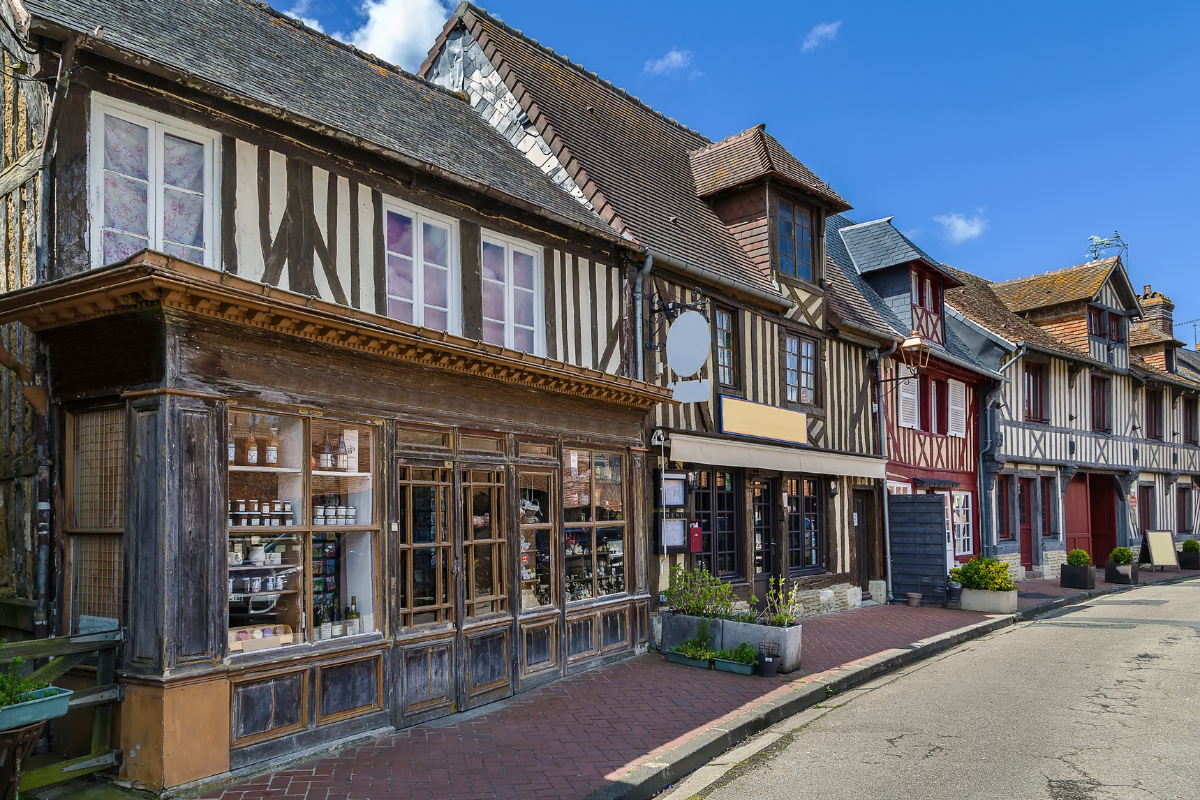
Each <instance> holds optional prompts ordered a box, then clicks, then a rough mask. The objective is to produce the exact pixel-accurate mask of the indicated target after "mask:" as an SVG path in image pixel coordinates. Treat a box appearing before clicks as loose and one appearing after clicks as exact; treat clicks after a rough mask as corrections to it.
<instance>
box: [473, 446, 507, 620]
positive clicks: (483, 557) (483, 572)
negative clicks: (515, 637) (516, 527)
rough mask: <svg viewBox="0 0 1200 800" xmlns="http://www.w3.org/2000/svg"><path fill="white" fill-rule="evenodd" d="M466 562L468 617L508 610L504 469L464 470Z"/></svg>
mask: <svg viewBox="0 0 1200 800" xmlns="http://www.w3.org/2000/svg"><path fill="white" fill-rule="evenodd" d="M462 492H463V509H462V520H463V563H464V564H466V567H467V571H466V582H465V583H466V587H465V594H466V608H465V614H466V616H468V617H482V616H485V615H487V614H495V613H498V612H501V611H507V610H508V590H507V589H506V588H505V587H506V584H507V581H506V580H505V576H506V574H507V571H508V546H507V545H508V541H507V537H506V536H505V519H506V518H507V516H508V514H507V512H506V509H505V503H504V470H503V469H464V470H462Z"/></svg>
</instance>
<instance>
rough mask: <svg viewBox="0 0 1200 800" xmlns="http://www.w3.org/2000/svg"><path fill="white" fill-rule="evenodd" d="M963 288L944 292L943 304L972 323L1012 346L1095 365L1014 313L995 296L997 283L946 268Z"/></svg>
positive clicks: (1086, 355)
mask: <svg viewBox="0 0 1200 800" xmlns="http://www.w3.org/2000/svg"><path fill="white" fill-rule="evenodd" d="M946 269H948V270H949V271H950V272H951V273H952V274H953V275H954V276H955V277H956V278H958V279H959V280H960V281H962V282H963V285H962V286H959V287H956V288H954V289H947V290H946V303H947V305H949V306H950V307H951V308H953V309H954V310H955V311H957V312H959V313H960V314H962V315H963V316H964V317H966V318H967V319H969V320H971V321H972V322H974V323H975V324H977V325H979V326H980V327H982V328H984V329H985V330H988V331H991V332H992V333H994V334H995V335H996V336H999V337H1000V338H1001V339H1004V340H1006V341H1009V342H1012V343H1014V344H1021V343H1025V344H1029V345H1031V346H1032V347H1035V348H1037V349H1039V350H1047V351H1050V352H1052V353H1059V354H1061V355H1063V356H1066V357H1067V358H1073V359H1077V360H1080V361H1088V362H1091V363H1095V362H1094V361H1093V360H1092V358H1091V357H1090V356H1089V355H1088V354H1086V353H1084V352H1082V351H1080V350H1077V349H1076V348H1074V347H1071V346H1070V345H1068V344H1064V343H1063V342H1060V341H1059V340H1058V339H1055V338H1054V337H1053V336H1051V335H1050V334H1048V333H1047V332H1046V331H1044V330H1042V329H1041V328H1039V327H1038V326H1037V325H1034V324H1033V323H1032V322H1027V321H1025V320H1024V319H1022V318H1021V317H1019V316H1018V315H1017V314H1015V313H1013V311H1012V310H1010V309H1009V307H1008V306H1007V305H1005V303H1004V301H1003V300H1001V299H1000V295H999V294H998V293H997V291H996V288H997V284H994V283H992V282H991V281H988V280H985V279H983V278H980V277H979V276H978V275H972V274H971V273H969V272H963V271H962V270H960V269H955V268H954V267H949V266H948V267H946Z"/></svg>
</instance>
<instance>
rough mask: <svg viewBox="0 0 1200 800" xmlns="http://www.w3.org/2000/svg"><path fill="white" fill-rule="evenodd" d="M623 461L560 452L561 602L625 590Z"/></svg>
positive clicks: (581, 452) (572, 451)
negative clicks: (563, 577)
mask: <svg viewBox="0 0 1200 800" xmlns="http://www.w3.org/2000/svg"><path fill="white" fill-rule="evenodd" d="M624 465H625V458H624V456H622V455H620V454H617V453H604V452H598V451H592V450H578V449H566V448H564V450H563V551H564V552H563V559H564V562H565V566H566V569H565V573H566V586H565V587H564V590H565V593H566V598H567V601H568V602H569V601H573V600H589V599H591V598H594V597H603V596H605V595H611V594H620V593H621V592H624V591H625V586H626V583H625V564H626V561H625V553H626V552H627V549H626V541H625V470H624Z"/></svg>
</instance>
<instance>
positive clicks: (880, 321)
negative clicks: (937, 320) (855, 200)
mask: <svg viewBox="0 0 1200 800" xmlns="http://www.w3.org/2000/svg"><path fill="white" fill-rule="evenodd" d="M855 224H856V223H855V222H854V221H853V220H851V219H849V218H848V217H846V216H845V215H844V214H834V215H833V216H830V217H827V218H826V220H825V246H826V250H827V254H828V256H829V262H830V263H829V266H830V267H831V269H829V270H828V297H829V308H830V310H831V311H833V312H834V313H836V314H838V315H839V316H841V317H842V318H843V319H853V320H854V321H855V322H858V323H860V324H864V325H869V326H870V327H873V328H876V329H878V328H879V326H881V325H882V326H885V327H884V328H883V330H884V331H886V332H888V334H889V335H891V336H893V337H896V338H904V337H906V336H908V335H909V333H910V331H909V330H906V326H905V325H904V323H902V322H901V321H900V318H899V317H897V316H896V313H895V312H894V311H892V309H891V307H890V306H888V304H887V303H885V302H884V301H883V298H882V297H880V296H879V294H878V292H876V291H875V290H874V289H873V288H871V284H869V283H867V281H866V280H865V279H864V278H863V277H862V276H861V275H859V274H858V270H857V269H856V268H855V266H854V260H853V259H852V258H851V257H850V252H849V251H848V250H847V249H846V245H845V242H843V241H842V237H841V236H836V235H834V234H836V233H838V232H839V231H842V230H845V228H847V227H850V226H853V225H855ZM889 227H890V226H889ZM952 279H953V280H955V281H957V278H953V276H952ZM843 308H844V309H846V313H843V311H842V309H843ZM942 330H943V331H944V333H945V337H946V342H945V345H944V346H943V347H937V346H936V345H935V346H934V353H935V354H937V353H939V352H945V353H946V354H947V355H949V356H950V357H951V358H953V359H955V360H956V361H958V362H960V363H962V364H963V365H964V366H968V367H971V368H973V369H975V370H977V371H982V372H984V373H986V374H988V375H994V374H995V373H994V372H993V371H992V370H991V369H990V368H989V367H988V366H987V365H986V364H984V363H983V362H982V361H980V360H979V358H978V356H976V355H975V353H974V352H973V351H972V350H971V349H970V348H969V347H967V346H966V344H964V343H963V341H962V340H961V339H959V338H958V335H957V334H956V333H955V332H954V330H953V329H952V328H951V327H950V326H949V325H943V326H942Z"/></svg>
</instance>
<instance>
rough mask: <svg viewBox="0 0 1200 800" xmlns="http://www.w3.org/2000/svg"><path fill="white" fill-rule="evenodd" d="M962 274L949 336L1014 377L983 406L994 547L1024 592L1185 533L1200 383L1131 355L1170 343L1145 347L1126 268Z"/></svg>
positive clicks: (1139, 308) (1196, 461)
mask: <svg viewBox="0 0 1200 800" xmlns="http://www.w3.org/2000/svg"><path fill="white" fill-rule="evenodd" d="M955 274H956V275H957V276H958V277H959V279H960V280H961V281H962V282H963V286H962V287H960V288H957V289H953V290H951V291H950V292H949V293H948V294H947V298H946V302H947V304H948V306H949V308H950V314H951V325H952V326H953V327H954V329H955V330H956V332H957V333H958V334H959V336H960V337H961V338H962V339H963V340H964V341H965V342H967V343H968V344H969V345H970V346H971V347H972V349H973V350H974V351H975V353H976V354H977V355H978V356H979V358H980V360H982V361H983V362H984V363H986V364H988V365H989V366H991V367H993V368H995V369H996V370H997V371H998V372H1000V373H1001V374H1002V375H1004V376H1005V378H1006V380H1005V383H1004V385H1003V387H1002V388H1001V390H1000V391H999V392H998V393H997V394H995V395H994V397H989V398H986V399H985V402H984V405H983V413H984V415H985V424H984V429H983V433H982V436H983V440H984V441H983V445H982V446H981V453H982V458H983V467H984V478H985V482H986V483H987V486H988V490H989V491H988V496H987V500H988V503H987V506H986V507H985V509H984V514H985V515H984V519H985V520H986V522H987V526H986V527H985V548H986V549H988V550H989V551H990V552H993V553H995V554H996V555H998V556H999V557H1000V558H1002V559H1004V560H1006V561H1008V562H1009V564H1010V567H1011V570H1012V572H1013V574H1014V577H1016V578H1018V579H1021V578H1024V577H1025V576H1026V575H1027V574H1039V575H1045V576H1047V577H1053V576H1055V575H1057V572H1058V566H1059V565H1061V563H1062V562H1063V560H1064V559H1065V555H1066V551H1068V550H1071V549H1075V548H1079V549H1082V550H1085V551H1087V552H1088V553H1089V554H1090V555H1091V557H1092V559H1093V561H1095V562H1098V563H1103V562H1104V560H1105V559H1106V558H1107V556H1108V554H1109V553H1110V552H1111V551H1112V550H1113V548H1115V547H1117V546H1137V545H1139V544H1140V542H1141V540H1142V538H1141V537H1142V536H1143V534H1144V532H1145V531H1146V530H1157V529H1160V528H1165V527H1172V528H1174V527H1177V526H1178V525H1179V524H1180V523H1179V521H1178V519H1177V514H1178V499H1179V498H1182V499H1183V501H1184V508H1183V515H1184V516H1185V517H1189V518H1190V517H1192V516H1193V515H1194V513H1195V512H1194V508H1193V507H1192V506H1191V505H1190V499H1191V487H1192V479H1193V476H1194V475H1195V474H1196V471H1197V469H1200V448H1197V446H1196V445H1195V444H1194V443H1192V442H1190V441H1188V440H1187V438H1186V436H1185V433H1184V432H1185V429H1186V424H1185V423H1186V419H1187V413H1188V410H1189V409H1190V410H1192V411H1194V410H1195V407H1196V406H1195V402H1196V401H1195V398H1196V393H1197V390H1200V384H1197V383H1196V382H1194V381H1192V380H1190V379H1188V378H1187V377H1185V376H1183V375H1180V374H1179V373H1177V372H1174V371H1169V370H1167V369H1165V368H1162V367H1160V366H1158V365H1157V364H1156V363H1153V361H1152V360H1147V359H1146V358H1144V357H1143V356H1142V355H1139V354H1138V353H1136V352H1135V353H1133V354H1132V355H1131V352H1130V351H1131V350H1136V349H1140V348H1142V347H1146V348H1152V347H1157V346H1159V345H1161V344H1162V343H1163V342H1162V341H1160V339H1162V337H1159V336H1157V335H1155V336H1154V337H1153V338H1154V340H1155V343H1154V344H1151V342H1150V335H1149V334H1147V335H1146V336H1144V337H1143V336H1141V335H1137V338H1135V333H1134V332H1136V331H1138V330H1139V329H1140V327H1141V324H1140V323H1139V322H1138V320H1139V318H1140V317H1142V315H1143V313H1144V307H1143V304H1142V299H1141V298H1140V297H1139V296H1138V295H1137V293H1136V292H1135V291H1134V290H1133V287H1132V285H1131V284H1130V282H1129V278H1128V277H1127V275H1126V272H1125V269H1124V266H1123V265H1122V264H1121V261H1120V259H1119V258H1115V257H1114V258H1107V259H1102V260H1098V261H1093V262H1089V263H1087V264H1083V265H1079V266H1075V267H1070V268H1068V269H1065V270H1060V271H1057V272H1050V273H1045V274H1042V275H1035V276H1032V277H1028V278H1020V279H1017V280H1013V281H1007V282H1003V283H991V282H989V281H986V280H983V279H981V278H978V277H976V276H973V275H969V274H967V273H964V272H958V271H955ZM1147 294H1149V291H1148V290H1147ZM1151 299H1153V298H1151ZM1167 335H1168V336H1169V334H1167ZM1135 342H1137V345H1135V344H1134V343H1135ZM1152 358H1154V360H1157V358H1163V359H1165V355H1163V354H1162V353H1159V354H1158V356H1157V357H1154V356H1152ZM1163 363H1164V365H1165V363H1166V362H1165V360H1164V361H1163ZM1185 524H1186V525H1191V524H1193V523H1191V522H1188V523H1185Z"/></svg>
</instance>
